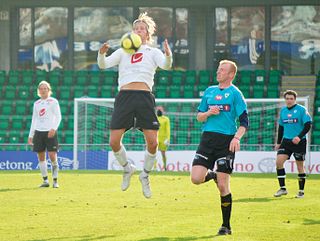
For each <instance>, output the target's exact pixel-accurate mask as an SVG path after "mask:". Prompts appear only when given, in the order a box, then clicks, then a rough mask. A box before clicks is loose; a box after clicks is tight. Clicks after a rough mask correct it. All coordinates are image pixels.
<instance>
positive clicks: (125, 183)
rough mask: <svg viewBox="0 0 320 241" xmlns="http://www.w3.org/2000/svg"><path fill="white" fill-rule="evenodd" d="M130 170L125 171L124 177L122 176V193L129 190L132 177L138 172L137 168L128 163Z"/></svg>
mask: <svg viewBox="0 0 320 241" xmlns="http://www.w3.org/2000/svg"><path fill="white" fill-rule="evenodd" d="M128 165H129V166H128V167H129V168H128V169H129V170H125V171H124V172H123V176H122V184H121V190H122V191H125V190H127V189H128V188H129V186H130V180H131V177H132V175H133V173H134V172H135V170H136V167H135V166H134V165H132V164H130V163H128Z"/></svg>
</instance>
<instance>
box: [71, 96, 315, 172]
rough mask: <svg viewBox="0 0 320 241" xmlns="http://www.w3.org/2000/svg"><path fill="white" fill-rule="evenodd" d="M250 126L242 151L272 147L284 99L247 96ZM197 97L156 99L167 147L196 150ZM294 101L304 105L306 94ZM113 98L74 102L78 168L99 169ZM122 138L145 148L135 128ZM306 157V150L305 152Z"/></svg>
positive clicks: (198, 129)
mask: <svg viewBox="0 0 320 241" xmlns="http://www.w3.org/2000/svg"><path fill="white" fill-rule="evenodd" d="M246 102H247V105H248V116H249V121H250V128H249V129H248V131H247V133H246V134H245V136H244V137H243V139H242V140H241V150H242V151H273V150H274V144H275V142H276V137H277V127H278V123H277V121H278V118H279V110H280V108H281V107H282V106H284V100H283V99H246ZM199 103H200V99H156V105H161V106H163V107H164V110H165V113H164V114H165V115H166V116H168V117H169V119H170V126H171V137H170V147H169V150H196V148H197V146H198V144H199V141H200V136H201V125H202V124H201V123H199V122H198V121H197V120H196V114H197V108H198V105H199ZM297 103H300V104H302V105H303V106H305V107H306V108H307V109H308V107H309V103H308V98H298V99H297ZM113 104H114V99H96V98H76V99H75V104H74V115H75V117H74V148H73V153H74V160H75V161H77V162H78V165H79V166H78V168H81V169H100V168H98V165H99V163H101V162H103V160H106V158H107V154H108V151H110V150H111V149H110V147H109V134H110V133H109V126H110V121H111V115H112V112H113ZM122 142H123V143H124V145H125V147H126V149H127V150H128V151H143V150H145V140H144V136H143V134H142V133H141V132H140V131H139V130H136V129H132V130H129V131H127V132H126V134H125V136H124V138H123V140H122ZM308 150H309V147H308ZM307 157H308V154H307Z"/></svg>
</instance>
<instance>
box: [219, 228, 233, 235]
mask: <svg viewBox="0 0 320 241" xmlns="http://www.w3.org/2000/svg"><path fill="white" fill-rule="evenodd" d="M228 234H231V229H229V228H226V227H224V226H221V228H220V229H219V231H218V235H228Z"/></svg>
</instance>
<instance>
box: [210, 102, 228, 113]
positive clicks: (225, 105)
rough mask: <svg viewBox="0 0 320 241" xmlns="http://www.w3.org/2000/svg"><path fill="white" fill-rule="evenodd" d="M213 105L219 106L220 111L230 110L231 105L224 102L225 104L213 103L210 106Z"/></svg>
mask: <svg viewBox="0 0 320 241" xmlns="http://www.w3.org/2000/svg"><path fill="white" fill-rule="evenodd" d="M213 106H217V107H218V108H219V110H220V111H224V112H229V111H230V109H231V107H230V105H229V104H224V105H211V106H209V108H210V107H213Z"/></svg>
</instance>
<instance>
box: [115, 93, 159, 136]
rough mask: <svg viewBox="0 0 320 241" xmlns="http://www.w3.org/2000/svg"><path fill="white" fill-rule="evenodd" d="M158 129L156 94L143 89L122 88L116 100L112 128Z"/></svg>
mask: <svg viewBox="0 0 320 241" xmlns="http://www.w3.org/2000/svg"><path fill="white" fill-rule="evenodd" d="M132 127H134V128H138V129H146V130H158V129H159V122H158V118H157V116H156V113H155V99H154V95H153V94H152V93H151V92H149V91H143V90H121V91H120V92H119V94H118V95H117V97H116V99H115V102H114V110H113V114H112V119H111V124H110V129H114V130H115V129H126V130H128V129H130V128H132Z"/></svg>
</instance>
